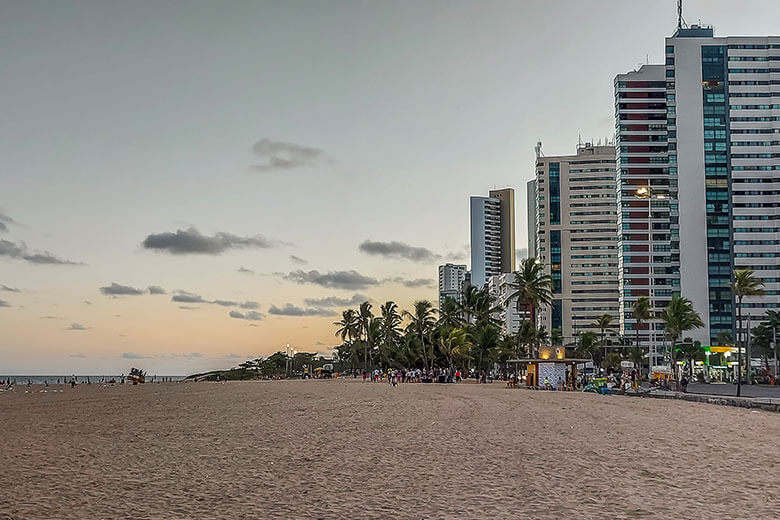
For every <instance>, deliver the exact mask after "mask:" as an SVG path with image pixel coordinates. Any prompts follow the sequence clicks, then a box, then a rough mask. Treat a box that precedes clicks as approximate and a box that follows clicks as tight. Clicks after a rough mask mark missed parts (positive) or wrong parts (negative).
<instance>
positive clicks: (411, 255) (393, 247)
mask: <svg viewBox="0 0 780 520" xmlns="http://www.w3.org/2000/svg"><path fill="white" fill-rule="evenodd" d="M358 249H359V250H360V251H362V252H363V253H366V254H367V255H373V256H383V257H385V258H396V259H401V260H411V261H413V262H435V261H436V260H439V259H440V258H441V255H438V254H436V253H434V252H433V251H431V250H430V249H427V248H425V247H415V246H410V245H409V244H407V243H405V242H397V241H393V242H376V241H371V240H365V241H364V242H362V243H361V244H360V245H359V246H358Z"/></svg>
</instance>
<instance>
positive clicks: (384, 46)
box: [0, 0, 780, 375]
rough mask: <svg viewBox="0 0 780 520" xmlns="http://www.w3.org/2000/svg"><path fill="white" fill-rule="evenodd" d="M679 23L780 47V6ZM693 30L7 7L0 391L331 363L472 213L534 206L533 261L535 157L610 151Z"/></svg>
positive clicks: (200, 9) (574, 11)
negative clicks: (646, 69) (624, 91)
mask: <svg viewBox="0 0 780 520" xmlns="http://www.w3.org/2000/svg"><path fill="white" fill-rule="evenodd" d="M685 17H686V19H687V21H688V22H689V23H695V22H697V21H698V19H701V21H702V22H704V23H710V24H713V25H714V27H715V33H716V35H721V36H725V35H741V34H745V35H767V34H776V33H777V30H778V27H780V4H778V2H777V1H776V0H765V1H762V0H750V1H741V2H734V1H728V0H720V1H718V0H706V1H704V0H700V1H687V2H686V7H685ZM675 25H676V2H675V1H674V0H663V1H653V2H640V1H628V0H619V1H617V0H615V1H593V2H584V1H581V0H576V1H574V0H572V1H563V0H560V1H555V0H545V1H541V0H540V1H522V2H521V1H519V0H518V1H485V0H481V1H479V2H476V1H473V2H464V1H454V0H441V1H419V0H415V1H397V2H379V1H330V2H314V1H310V2H303V1H284V2H261V1H251V2H238V1H233V2H202V1H195V0H186V1H165V2H162V1H160V2H158V1H128V0H125V1H121V2H120V1H110V0H99V1H65V0H63V1H58V2H50V1H34V0H20V1H10V0H0V70H1V71H2V73H0V95H2V103H0V374H60V373H62V374H71V373H74V372H75V373H82V374H87V373H93V374H101V373H121V372H124V373H126V372H127V371H128V370H129V368H130V367H131V366H142V367H143V368H146V369H147V370H149V371H150V373H157V374H171V375H175V374H188V373H193V372H197V371H201V370H205V369H211V368H225V367H229V366H231V365H235V364H237V363H238V362H240V361H242V360H244V359H246V358H250V357H256V356H259V355H268V354H271V353H273V352H275V351H277V350H279V349H281V348H283V347H284V345H285V344H287V343H290V344H291V345H293V346H295V347H296V348H298V349H299V350H304V351H317V350H319V351H323V350H326V349H328V348H329V347H332V346H333V345H335V344H336V342H335V337H334V336H333V332H334V327H333V326H332V325H331V323H332V322H333V321H334V320H335V319H337V318H338V316H337V315H338V314H340V311H341V309H343V308H344V307H345V306H348V305H353V304H351V303H350V302H352V301H354V302H357V301H360V300H361V299H363V298H366V299H370V300H372V301H373V302H374V305H375V308H376V309H377V311H378V307H379V305H380V304H381V303H383V302H384V301H386V300H388V299H392V300H395V301H396V302H397V303H398V304H399V305H400V306H401V307H408V306H409V305H410V304H411V302H412V301H413V300H414V299H420V298H428V299H431V300H433V301H435V300H436V289H435V286H434V280H435V278H436V266H437V264H439V263H443V262H445V261H458V262H463V263H467V262H466V260H465V259H466V258H467V242H468V236H469V230H468V197H469V196H470V195H485V194H486V193H487V191H488V190H490V189H492V188H497V187H505V186H512V187H514V188H515V189H516V190H517V195H518V196H517V215H518V222H517V230H518V237H517V243H518V247H523V246H524V245H525V244H526V236H525V234H526V227H525V183H526V181H527V180H529V179H530V178H531V177H532V175H533V164H534V150H533V149H534V145H535V144H536V141H537V140H541V141H542V142H543V150H544V151H545V152H546V153H547V154H548V155H553V154H565V153H571V152H573V150H574V147H575V144H576V143H577V139H578V135H582V138H583V140H591V139H595V140H598V139H604V138H605V137H607V136H609V137H611V136H612V134H613V132H614V129H613V127H614V122H613V110H614V107H613V91H612V89H613V78H614V76H615V75H616V74H619V73H623V72H626V71H629V70H631V69H633V68H635V67H637V66H638V65H639V64H641V63H644V62H646V61H647V60H649V61H650V62H660V61H661V59H662V57H663V51H664V37H665V36H669V35H671V33H672V32H673V31H674V28H675ZM394 242H395V243H394ZM399 243H400V244H399ZM361 244H362V247H361ZM71 262H72V263H71ZM240 269H242V270H243V272H241V271H239V270H240ZM112 284H115V285H112ZM150 286H155V287H158V288H160V289H162V291H164V294H150V290H149V287H150ZM101 288H104V289H103V290H102V291H101ZM160 289H157V290H154V291H152V292H162V291H161V290H160ZM139 293H140V294H139ZM307 299H308V300H309V301H306V300H307ZM175 300H179V301H175ZM288 304H289V305H288ZM353 306H354V305H353Z"/></svg>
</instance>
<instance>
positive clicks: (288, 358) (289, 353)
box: [284, 343, 295, 377]
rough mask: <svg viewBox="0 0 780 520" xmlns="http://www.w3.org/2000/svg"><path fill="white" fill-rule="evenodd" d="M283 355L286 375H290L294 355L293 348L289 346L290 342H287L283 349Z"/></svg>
mask: <svg viewBox="0 0 780 520" xmlns="http://www.w3.org/2000/svg"><path fill="white" fill-rule="evenodd" d="M284 356H285V358H286V361H285V372H286V373H287V377H290V372H291V371H292V369H293V368H295V367H294V366H293V361H294V356H295V348H293V347H291V346H290V344H289V343H288V344H287V347H286V348H285V349H284Z"/></svg>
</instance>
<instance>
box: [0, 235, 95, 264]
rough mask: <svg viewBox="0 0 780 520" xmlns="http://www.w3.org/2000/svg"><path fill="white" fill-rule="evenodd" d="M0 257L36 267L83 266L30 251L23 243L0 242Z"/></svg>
mask: <svg viewBox="0 0 780 520" xmlns="http://www.w3.org/2000/svg"><path fill="white" fill-rule="evenodd" d="M0 256H7V257H8V258H13V259H16V260H24V261H26V262H29V263H31V264H37V265H83V264H81V263H80V262H72V261H70V260H64V259H62V258H59V257H58V256H56V255H54V254H53V253H50V252H48V251H42V252H35V251H31V250H30V249H29V248H28V247H27V245H26V244H25V243H24V242H19V243H15V242H10V241H8V240H0Z"/></svg>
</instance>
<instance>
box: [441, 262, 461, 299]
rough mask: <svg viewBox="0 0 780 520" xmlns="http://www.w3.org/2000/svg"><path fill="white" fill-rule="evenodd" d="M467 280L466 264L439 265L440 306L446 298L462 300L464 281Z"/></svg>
mask: <svg viewBox="0 0 780 520" xmlns="http://www.w3.org/2000/svg"><path fill="white" fill-rule="evenodd" d="M465 280H466V266H465V265H456V264H444V265H440V266H439V308H440V309H441V307H442V305H443V303H444V299H445V298H452V299H453V300H455V301H457V302H460V300H461V291H462V289H463V283H464V282H465Z"/></svg>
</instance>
